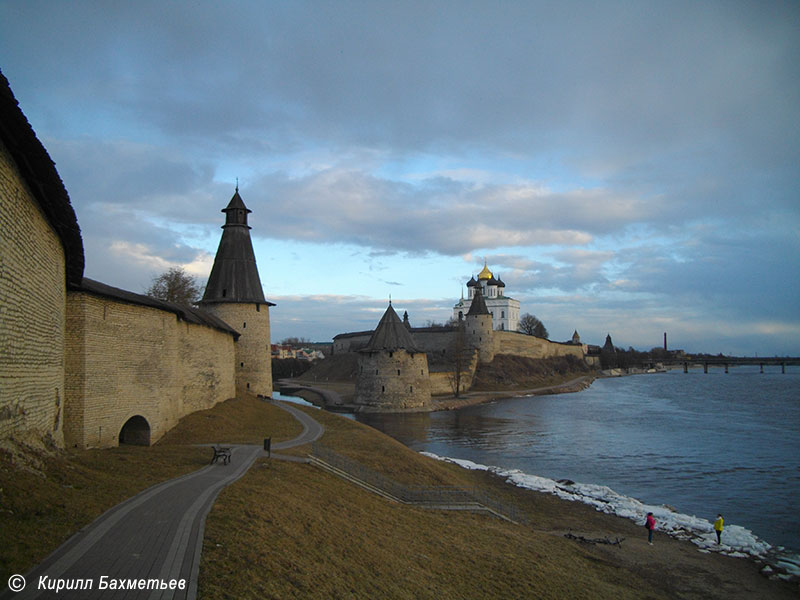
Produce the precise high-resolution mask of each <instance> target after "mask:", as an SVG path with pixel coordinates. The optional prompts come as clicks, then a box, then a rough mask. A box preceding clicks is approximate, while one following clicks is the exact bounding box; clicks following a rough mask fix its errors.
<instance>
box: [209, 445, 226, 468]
mask: <svg viewBox="0 0 800 600" xmlns="http://www.w3.org/2000/svg"><path fill="white" fill-rule="evenodd" d="M211 449H212V450H213V451H214V458H212V459H211V464H212V465H213V464H214V463H215V462H217V460H219V459H220V458H221V459H222V464H224V465H227V464H228V463H229V462H231V449H230V448H225V447H223V446H211Z"/></svg>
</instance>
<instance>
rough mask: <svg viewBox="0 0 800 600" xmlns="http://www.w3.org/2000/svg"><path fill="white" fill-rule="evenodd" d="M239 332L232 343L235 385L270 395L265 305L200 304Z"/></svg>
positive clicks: (269, 361) (267, 313)
mask: <svg viewBox="0 0 800 600" xmlns="http://www.w3.org/2000/svg"><path fill="white" fill-rule="evenodd" d="M203 309H204V310H206V312H209V313H211V314H213V315H216V316H217V317H219V318H220V319H222V320H223V321H225V322H226V323H227V324H228V325H230V326H231V327H233V328H234V329H235V330H236V331H238V332H239V334H240V336H239V341H238V342H237V343H236V382H237V383H236V385H237V389H238V391H239V392H241V393H251V394H261V395H263V396H270V395H272V359H271V349H270V342H269V340H270V337H269V336H270V327H269V305H268V304H257V303H244V302H242V303H239V302H219V303H215V304H203Z"/></svg>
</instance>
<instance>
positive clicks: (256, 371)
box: [200, 185, 275, 396]
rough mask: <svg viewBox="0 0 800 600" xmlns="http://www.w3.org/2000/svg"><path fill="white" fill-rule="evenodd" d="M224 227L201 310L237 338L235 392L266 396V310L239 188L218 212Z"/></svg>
mask: <svg viewBox="0 0 800 600" xmlns="http://www.w3.org/2000/svg"><path fill="white" fill-rule="evenodd" d="M222 212H224V213H225V224H224V225H223V226H222V239H221V240H220V242H219V248H218V249H217V255H216V257H215V258H214V266H213V267H212V268H211V275H209V277H208V284H207V285H206V291H205V294H203V299H202V300H201V301H200V304H201V306H202V307H203V308H204V309H205V310H207V311H208V312H210V313H213V314H214V315H216V316H218V317H219V318H220V319H222V320H223V321H225V322H226V323H227V324H228V325H230V326H231V327H233V328H234V329H235V330H236V331H238V332H239V339H238V340H237V342H236V391H237V393H252V394H261V395H264V396H269V395H271V394H272V363H271V356H270V339H269V307H270V306H275V305H274V304H273V303H271V302H267V301H266V299H265V298H264V290H263V289H262V288H261V278H260V277H259V276H258V267H256V257H255V254H254V252H253V243H252V242H251V240H250V226H249V225H248V224H247V215H248V214H249V213H251V212H252V211H251V210H250V209H248V208H247V207H246V206H245V205H244V201H243V200H242V197H241V196H240V195H239V186H238V185H237V186H236V192H235V193H234V194H233V198H231V201H230V202H229V203H228V206H227V207H225V208H223V209H222Z"/></svg>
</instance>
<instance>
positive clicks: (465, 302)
mask: <svg viewBox="0 0 800 600" xmlns="http://www.w3.org/2000/svg"><path fill="white" fill-rule="evenodd" d="M505 289H506V284H505V283H503V280H502V279H500V277H499V276H498V277H495V276H494V274H493V273H492V272H491V271H490V270H489V267H488V266H487V264H486V261H484V263H483V270H481V272H480V273H478V277H477V279H476V278H475V277H474V276H472V277H470V279H469V281H468V282H467V297H466V298H464V295H463V293H462V295H461V300H459V301H458V302H457V303H456V305H455V306H454V307H453V318H454V319H456V320H461V319H463V318H464V316H465V315H466V314H467V313H468V312H469V308H470V306H471V305H472V300H473V298H475V293H476V291H477V290H480V293H481V296H483V300H484V302H485V303H486V308H487V309H488V310H489V313H490V314H491V315H492V329H494V330H498V331H516V330H517V328H518V327H519V300H515V299H514V298H511V297H510V296H506V293H505Z"/></svg>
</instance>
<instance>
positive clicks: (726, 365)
mask: <svg viewBox="0 0 800 600" xmlns="http://www.w3.org/2000/svg"><path fill="white" fill-rule="evenodd" d="M725 374H726V375H727V374H728V363H725Z"/></svg>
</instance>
